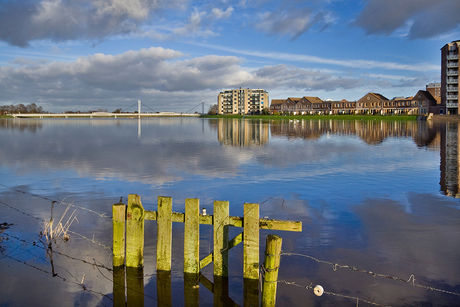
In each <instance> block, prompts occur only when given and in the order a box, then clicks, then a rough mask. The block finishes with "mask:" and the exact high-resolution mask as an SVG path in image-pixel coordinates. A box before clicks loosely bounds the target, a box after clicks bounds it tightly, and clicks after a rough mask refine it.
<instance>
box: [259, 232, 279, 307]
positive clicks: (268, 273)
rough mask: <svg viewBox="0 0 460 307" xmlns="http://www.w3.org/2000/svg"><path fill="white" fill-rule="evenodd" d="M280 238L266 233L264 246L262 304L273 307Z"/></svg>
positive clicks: (264, 306)
mask: <svg viewBox="0 0 460 307" xmlns="http://www.w3.org/2000/svg"><path fill="white" fill-rule="evenodd" d="M281 244H282V239H281V237H279V236H277V235H273V234H271V235H268V236H267V244H266V246H265V261H264V267H263V270H264V282H263V285H262V306H263V307H274V306H275V303H276V285H277V282H278V269H279V266H280V253H281Z"/></svg>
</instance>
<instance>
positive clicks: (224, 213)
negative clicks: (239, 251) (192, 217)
mask: <svg viewBox="0 0 460 307" xmlns="http://www.w3.org/2000/svg"><path fill="white" fill-rule="evenodd" d="M229 214H230V211H229V205H228V201H215V202H214V220H213V225H214V276H225V277H226V276H228V224H229Z"/></svg>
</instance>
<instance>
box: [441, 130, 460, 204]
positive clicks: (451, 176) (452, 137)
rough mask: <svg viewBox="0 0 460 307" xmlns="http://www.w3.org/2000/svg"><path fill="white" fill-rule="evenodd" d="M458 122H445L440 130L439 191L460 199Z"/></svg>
mask: <svg viewBox="0 0 460 307" xmlns="http://www.w3.org/2000/svg"><path fill="white" fill-rule="evenodd" d="M459 125H460V123H459V122H447V123H445V125H443V127H442V129H441V131H440V132H441V146H440V147H441V148H440V149H441V181H440V185H441V190H442V191H443V192H444V193H445V194H446V195H447V196H452V197H456V198H460V191H459V168H460V160H459V148H458V146H459V142H458V141H459V137H458V133H459V130H460V129H459Z"/></svg>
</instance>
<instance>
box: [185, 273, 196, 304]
mask: <svg viewBox="0 0 460 307" xmlns="http://www.w3.org/2000/svg"><path fill="white" fill-rule="evenodd" d="M184 306H185V307H199V306H200V275H199V274H190V273H184Z"/></svg>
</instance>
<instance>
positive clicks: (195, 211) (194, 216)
mask: <svg viewBox="0 0 460 307" xmlns="http://www.w3.org/2000/svg"><path fill="white" fill-rule="evenodd" d="M184 272H185V273H192V274H198V273H199V272H200V201H199V199H197V198H193V199H192V198H187V199H185V225H184Z"/></svg>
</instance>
